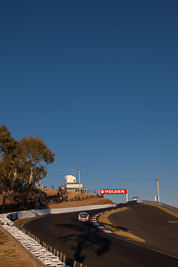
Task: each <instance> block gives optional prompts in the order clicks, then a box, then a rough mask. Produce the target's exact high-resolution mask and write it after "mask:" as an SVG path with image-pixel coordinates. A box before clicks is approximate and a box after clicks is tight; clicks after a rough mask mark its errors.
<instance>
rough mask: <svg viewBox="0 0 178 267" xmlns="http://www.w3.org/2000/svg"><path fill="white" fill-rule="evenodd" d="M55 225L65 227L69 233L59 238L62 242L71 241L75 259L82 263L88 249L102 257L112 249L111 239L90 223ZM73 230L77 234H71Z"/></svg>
mask: <svg viewBox="0 0 178 267" xmlns="http://www.w3.org/2000/svg"><path fill="white" fill-rule="evenodd" d="M55 226H57V227H63V228H64V229H65V232H66V233H67V234H66V235H63V236H62V237H60V238H59V240H60V241H62V243H68V242H70V244H71V247H70V249H71V250H72V251H74V256H75V260H77V261H79V262H81V263H83V261H84V260H85V258H86V252H88V251H90V253H91V252H92V253H94V254H95V256H99V257H100V256H102V255H103V254H105V253H107V252H108V251H109V249H110V243H111V242H110V240H109V239H107V238H104V237H102V236H101V235H99V234H98V232H99V230H98V229H96V228H94V227H91V224H89V223H84V226H83V227H82V226H79V225H74V224H58V225H55ZM71 230H72V231H74V232H75V234H70V231H71ZM100 233H101V232H100Z"/></svg>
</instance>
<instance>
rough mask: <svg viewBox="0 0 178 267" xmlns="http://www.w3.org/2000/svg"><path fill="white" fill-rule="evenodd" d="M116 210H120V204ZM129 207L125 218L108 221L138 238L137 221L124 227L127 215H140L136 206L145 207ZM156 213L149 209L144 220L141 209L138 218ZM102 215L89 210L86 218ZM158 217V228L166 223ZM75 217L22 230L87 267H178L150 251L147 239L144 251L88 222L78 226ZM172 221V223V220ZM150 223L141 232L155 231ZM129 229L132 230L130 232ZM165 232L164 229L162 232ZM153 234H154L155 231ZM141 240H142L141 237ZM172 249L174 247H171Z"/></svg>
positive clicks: (177, 260)
mask: <svg viewBox="0 0 178 267" xmlns="http://www.w3.org/2000/svg"><path fill="white" fill-rule="evenodd" d="M119 206H120V207H122V206H123V204H122V205H119ZM124 206H128V204H127V205H124ZM129 206H130V209H129V210H128V213H127V214H126V212H119V213H115V214H116V215H115V216H114V215H112V216H110V218H109V219H111V220H112V221H113V222H114V223H115V224H116V225H118V226H120V227H125V228H128V229H129V230H130V231H132V232H133V233H135V234H136V233H137V235H138V234H139V235H138V236H140V234H143V233H144V229H142V231H141V232H138V229H137V227H136V226H135V224H137V221H136V222H135V223H134V224H133V221H131V224H130V225H129V224H127V225H126V221H127V219H128V216H129V215H128V214H129V211H130V212H131V215H130V216H131V217H132V216H133V213H134V214H135V216H136V214H139V211H138V209H139V206H140V207H143V206H145V205H142V204H135V203H129ZM151 210H152V211H151ZM157 210H158V209H157V208H156V210H155V208H153V207H151V208H150V210H149V212H150V213H149V216H147V215H146V213H147V210H146V209H145V208H144V209H143V210H142V213H141V214H144V212H145V215H144V216H145V217H144V216H143V215H142V216H141V217H142V218H143V220H144V218H148V217H149V218H150V216H152V217H154V216H156V214H157V212H158V211H157ZM101 211H103V210H92V211H89V214H90V216H92V215H94V214H96V213H99V212H101ZM160 213H161V216H157V217H156V218H157V219H156V220H157V223H158V224H159V222H158V221H159V218H160V223H161V222H162V220H163V219H164V216H165V220H167V219H168V217H167V213H165V212H163V211H161V210H160ZM122 214H123V215H122ZM77 215H78V213H77V212H74V213H66V214H58V215H47V216H44V217H38V218H35V219H33V220H31V221H29V222H27V223H25V225H24V228H25V229H27V230H28V231H30V232H31V233H33V234H35V235H36V236H37V237H39V238H40V239H41V240H42V241H45V242H46V243H47V244H48V245H50V246H52V247H53V248H56V249H57V250H59V251H61V252H63V253H64V254H65V255H67V256H68V257H70V258H72V259H74V260H76V261H79V262H82V263H83V264H84V265H85V266H87V267H109V266H112V267H118V266H121V267H128V266H132V267H133V266H138V267H143V266H144V267H150V266H152V267H158V266H161V267H171V266H178V257H176V256H175V257H173V256H171V255H167V254H164V253H160V252H157V251H155V250H152V249H150V248H151V247H152V245H151V241H150V239H148V236H147V239H148V241H147V242H148V243H146V247H145V246H142V245H137V244H135V243H132V242H128V241H125V240H122V239H120V238H117V237H115V236H114V235H113V234H106V233H104V232H101V231H99V230H98V229H97V228H95V227H94V226H93V225H92V224H91V223H90V222H85V223H84V222H80V221H78V220H77ZM168 216H171V215H168ZM126 217H127V219H126ZM169 218H170V217H169ZM173 218H174V220H175V217H173ZM121 220H122V222H121ZM171 220H172V216H171ZM141 222H142V221H140V224H139V227H138V228H141ZM152 223H153V222H152V221H151V220H150V219H147V220H146V221H144V228H145V227H148V228H149V229H151V228H152V229H154V227H155V226H154V225H153V224H152ZM123 225H124V226H123ZM171 225H172V226H171V227H174V226H173V224H171ZM174 225H176V224H174ZM131 226H133V228H131ZM167 226H170V224H168V223H167ZM134 227H135V228H134ZM164 229H165V228H163V230H164ZM176 229H177V228H176ZM134 231H135V232H134ZM167 232H168V231H167ZM173 232H174V229H172V230H171V236H172V234H173ZM159 233H160V232H159ZM176 233H177V232H176ZM176 233H175V236H174V235H173V236H172V238H173V239H174V238H175V239H176V240H177V236H176ZM153 234H155V232H154V231H153ZM163 234H164V233H163ZM145 235H146V234H145ZM140 237H141V238H143V237H142V236H140ZM157 238H158V239H159V238H160V236H158V237H157ZM172 238H171V239H170V238H168V239H167V240H169V242H170V241H171V240H172ZM158 243H159V242H158ZM153 245H154V244H153ZM167 246H169V243H167ZM171 246H173V247H174V245H171ZM153 247H154V246H153ZM175 250H176V249H175ZM170 254H172V253H170ZM175 254H176V253H175Z"/></svg>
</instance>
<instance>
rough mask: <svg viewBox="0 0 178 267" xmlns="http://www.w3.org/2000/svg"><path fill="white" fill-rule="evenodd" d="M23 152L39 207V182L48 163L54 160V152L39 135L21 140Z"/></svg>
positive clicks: (44, 173)
mask: <svg viewBox="0 0 178 267" xmlns="http://www.w3.org/2000/svg"><path fill="white" fill-rule="evenodd" d="M20 144H21V147H22V154H23V156H24V158H25V160H26V163H27V164H28V166H29V168H30V176H29V185H30V186H32V187H36V208H38V196H37V186H36V185H37V183H38V182H39V181H41V179H42V178H44V177H45V176H46V174H47V164H50V163H52V162H54V160H55V158H54V156H55V155H54V154H53V153H52V151H51V150H50V149H49V148H48V145H45V143H44V141H43V140H42V139H41V138H39V137H38V136H36V137H32V136H31V135H30V136H28V137H24V138H22V139H21V140H20Z"/></svg>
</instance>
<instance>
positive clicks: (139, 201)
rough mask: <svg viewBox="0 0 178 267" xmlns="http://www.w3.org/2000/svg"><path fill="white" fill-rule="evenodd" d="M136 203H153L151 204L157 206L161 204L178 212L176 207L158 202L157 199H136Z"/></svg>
mask: <svg viewBox="0 0 178 267" xmlns="http://www.w3.org/2000/svg"><path fill="white" fill-rule="evenodd" d="M137 203H145V204H153V205H157V206H162V207H165V208H167V209H169V210H172V211H175V212H177V213H178V207H174V206H172V205H169V204H166V203H163V202H159V201H150V200H137Z"/></svg>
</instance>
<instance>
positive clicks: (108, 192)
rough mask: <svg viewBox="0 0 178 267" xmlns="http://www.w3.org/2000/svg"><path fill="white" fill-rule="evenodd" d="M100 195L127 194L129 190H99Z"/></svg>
mask: <svg viewBox="0 0 178 267" xmlns="http://www.w3.org/2000/svg"><path fill="white" fill-rule="evenodd" d="M99 194H100V195H102V194H127V189H99Z"/></svg>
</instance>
